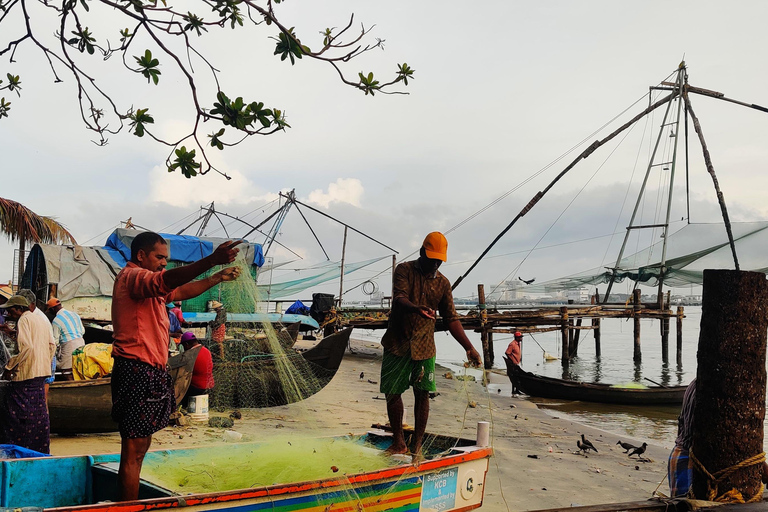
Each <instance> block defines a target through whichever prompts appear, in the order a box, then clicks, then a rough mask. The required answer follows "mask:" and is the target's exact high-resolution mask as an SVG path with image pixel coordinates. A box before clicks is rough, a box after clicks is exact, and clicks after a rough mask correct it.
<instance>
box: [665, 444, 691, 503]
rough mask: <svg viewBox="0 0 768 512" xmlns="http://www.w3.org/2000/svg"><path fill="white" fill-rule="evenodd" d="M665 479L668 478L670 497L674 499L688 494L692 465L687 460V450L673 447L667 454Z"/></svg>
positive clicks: (689, 460)
mask: <svg viewBox="0 0 768 512" xmlns="http://www.w3.org/2000/svg"><path fill="white" fill-rule="evenodd" d="M667 477H668V478H669V495H670V497H672V498H676V497H679V496H685V495H686V494H688V489H690V488H691V481H692V479H693V478H692V477H693V463H692V462H691V459H689V458H688V450H686V449H685V448H681V447H680V446H675V448H674V450H672V453H670V454H669V465H668V466H667Z"/></svg>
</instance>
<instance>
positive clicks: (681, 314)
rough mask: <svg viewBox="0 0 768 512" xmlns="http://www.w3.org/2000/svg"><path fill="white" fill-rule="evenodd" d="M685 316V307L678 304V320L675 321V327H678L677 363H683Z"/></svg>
mask: <svg viewBox="0 0 768 512" xmlns="http://www.w3.org/2000/svg"><path fill="white" fill-rule="evenodd" d="M683 318H685V315H684V308H683V306H677V321H676V322H675V327H677V340H676V341H677V354H676V359H677V364H683Z"/></svg>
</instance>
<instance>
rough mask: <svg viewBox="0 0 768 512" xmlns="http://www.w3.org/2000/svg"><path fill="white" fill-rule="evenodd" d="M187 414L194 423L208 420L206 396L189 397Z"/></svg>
mask: <svg viewBox="0 0 768 512" xmlns="http://www.w3.org/2000/svg"><path fill="white" fill-rule="evenodd" d="M187 412H188V413H189V415H190V417H191V418H192V420H194V421H207V420H208V395H197V396H191V397H189V405H188V406H187Z"/></svg>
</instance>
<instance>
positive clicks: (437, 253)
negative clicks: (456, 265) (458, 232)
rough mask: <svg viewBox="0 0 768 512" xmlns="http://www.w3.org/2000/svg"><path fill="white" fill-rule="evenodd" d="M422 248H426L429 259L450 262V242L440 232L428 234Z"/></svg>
mask: <svg viewBox="0 0 768 512" xmlns="http://www.w3.org/2000/svg"><path fill="white" fill-rule="evenodd" d="M421 246H422V247H423V248H424V252H425V253H426V254H427V258H430V259H433V260H440V261H448V240H446V239H445V235H443V234H442V233H440V232H439V231H433V232H432V233H430V234H428V235H427V238H425V239H424V243H423V244H421Z"/></svg>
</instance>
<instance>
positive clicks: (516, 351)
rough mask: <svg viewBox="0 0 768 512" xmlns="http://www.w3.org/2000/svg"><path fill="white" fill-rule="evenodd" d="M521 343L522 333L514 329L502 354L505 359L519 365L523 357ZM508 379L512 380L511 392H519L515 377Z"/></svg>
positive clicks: (515, 393)
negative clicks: (511, 337) (513, 334)
mask: <svg viewBox="0 0 768 512" xmlns="http://www.w3.org/2000/svg"><path fill="white" fill-rule="evenodd" d="M522 343H523V333H521V332H520V331H516V332H515V337H514V338H513V339H512V341H510V342H509V345H508V346H507V350H506V351H505V352H504V355H505V356H507V359H509V360H510V361H511V362H512V363H513V364H514V365H515V366H517V367H519V366H520V361H522V359H523V352H522ZM510 380H511V382H512V394H513V395H517V394H519V393H520V389H519V388H518V387H517V379H516V378H513V379H510Z"/></svg>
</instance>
